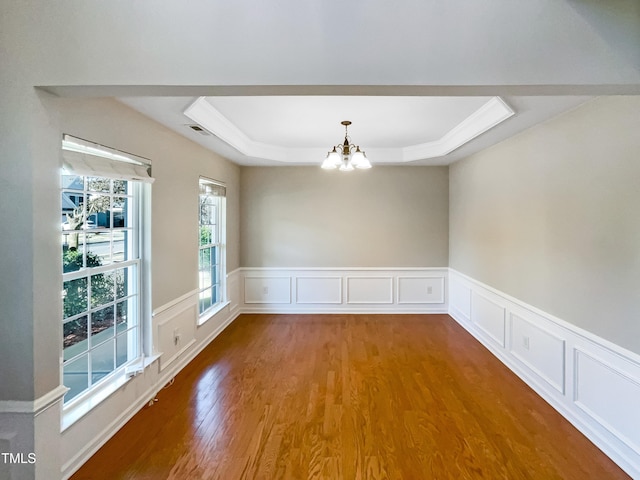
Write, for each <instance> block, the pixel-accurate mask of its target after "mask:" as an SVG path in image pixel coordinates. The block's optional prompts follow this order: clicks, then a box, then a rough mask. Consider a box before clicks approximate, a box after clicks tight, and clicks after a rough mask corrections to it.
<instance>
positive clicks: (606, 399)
mask: <svg viewBox="0 0 640 480" xmlns="http://www.w3.org/2000/svg"><path fill="white" fill-rule="evenodd" d="M574 358H575V385H574V401H575V404H576V406H577V407H578V408H580V409H581V410H582V411H583V412H585V413H586V414H587V415H589V416H590V417H591V418H593V419H594V420H595V421H596V422H598V423H599V424H600V425H602V426H603V427H604V428H605V429H607V430H609V432H611V433H612V434H613V435H615V436H616V437H618V438H620V439H621V440H622V441H623V442H624V443H625V444H626V445H627V446H629V447H630V448H631V449H633V450H634V451H635V453H637V454H638V455H640V414H639V412H640V410H639V408H640V367H638V366H635V367H633V366H632V365H629V367H630V370H631V369H633V370H635V375H634V376H633V377H632V376H631V375H629V374H628V373H627V372H625V371H623V370H622V369H621V368H619V367H618V366H614V365H612V364H610V363H607V362H605V361H604V360H600V359H598V358H596V357H595V356H592V355H590V354H588V353H586V352H584V351H582V350H580V349H577V348H576V349H575V357H574ZM619 362H621V363H628V362H626V361H624V360H619Z"/></svg>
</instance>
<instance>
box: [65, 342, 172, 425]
mask: <svg viewBox="0 0 640 480" xmlns="http://www.w3.org/2000/svg"><path fill="white" fill-rule="evenodd" d="M158 358H160V355H152V356H150V357H143V358H140V359H139V360H137V361H134V362H132V363H131V365H129V366H128V367H126V368H123V369H122V370H121V371H120V372H118V373H117V374H115V375H114V376H113V378H111V379H110V380H107V381H105V383H104V384H103V385H100V386H99V387H97V388H96V389H95V390H93V391H91V392H87V396H86V397H85V398H83V399H81V400H78V401H77V402H72V403H71V405H69V406H67V407H63V408H62V420H61V422H60V431H61V432H64V431H65V430H66V429H68V428H69V427H71V426H72V425H73V424H74V423H76V422H77V421H78V420H80V419H81V418H82V417H84V416H85V415H87V414H88V413H89V412H91V411H92V410H93V409H94V408H95V407H97V406H98V405H100V404H101V403H102V402H103V401H104V400H106V399H107V398H109V397H110V396H111V395H112V394H114V393H115V392H117V391H118V390H119V389H120V388H122V386H124V385H126V384H127V383H128V382H129V381H130V380H131V379H133V377H135V376H137V375H138V374H140V373H143V372H144V369H146V368H147V367H148V366H149V365H151V364H152V363H153V362H155V361H156V360H157V359H158Z"/></svg>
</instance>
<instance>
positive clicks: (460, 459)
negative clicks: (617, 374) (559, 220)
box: [72, 315, 629, 480]
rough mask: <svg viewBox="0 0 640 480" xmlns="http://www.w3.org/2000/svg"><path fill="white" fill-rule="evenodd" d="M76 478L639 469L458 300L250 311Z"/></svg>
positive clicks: (571, 473) (506, 475)
mask: <svg viewBox="0 0 640 480" xmlns="http://www.w3.org/2000/svg"><path fill="white" fill-rule="evenodd" d="M158 400H159V401H158V402H157V403H156V404H155V405H154V406H153V407H145V408H144V409H143V410H142V411H140V412H139V413H138V414H137V415H136V416H135V417H134V418H133V419H132V420H131V421H129V423H127V425H125V427H124V428H123V429H122V430H121V431H120V432H118V433H117V434H116V435H115V436H114V437H113V438H112V439H111V440H110V441H109V442H108V443H107V444H106V445H105V446H104V447H103V448H102V449H101V450H100V451H98V453H97V454H96V455H94V456H93V457H92V458H91V459H90V460H89V461H88V462H87V463H86V464H85V465H84V466H83V467H82V468H81V469H80V470H79V471H78V472H77V473H76V474H75V475H74V476H73V477H72V478H73V480H81V479H92V480H96V479H103V478H104V479H110V480H111V479H136V480H141V479H149V480H151V479H153V480H164V479H171V480H180V479H189V480H192V479H194V480H197V479H221V480H234V479H254V478H255V479H272V478H274V479H276V478H277V479H347V480H352V479H384V478H389V479H410V480H413V479H416V480H418V479H476V478H486V479H532V480H533V479H544V480H548V479H579V480H584V479H598V480H604V479H618V478H629V477H627V476H626V475H625V474H624V472H622V470H620V469H619V468H618V467H617V466H616V465H615V464H614V463H613V462H611V460H609V459H608V458H607V457H606V456H605V455H604V454H603V453H601V452H600V451H599V450H598V449H597V448H596V447H595V446H594V445H593V444H591V443H590V442H589V441H588V440H587V439H586V438H585V437H584V436H582V434H580V433H579V432H578V431H577V430H576V429H575V428H573V427H572V426H571V425H570V424H569V423H568V422H567V421H566V420H564V419H563V418H562V417H561V416H560V415H559V414H558V413H557V412H556V411H555V410H553V409H552V408H551V407H550V406H549V405H547V404H546V403H545V402H544V401H543V400H542V399H541V398H540V397H538V396H537V395H536V394H535V393H534V392H533V391H532V390H531V389H529V387H527V386H526V385H525V384H524V383H523V382H522V381H521V380H520V379H518V378H517V377H516V376H515V375H514V374H513V373H511V372H510V371H509V370H508V369H507V368H506V367H505V366H503V365H502V364H501V363H500V362H499V361H498V360H497V359H496V358H495V357H493V356H492V355H491V354H490V353H489V352H488V351H487V350H486V349H485V348H484V347H483V346H482V345H481V344H479V343H478V342H477V341H476V340H475V339H473V337H471V336H470V335H469V334H468V333H467V332H466V331H465V330H463V329H462V328H461V327H460V326H459V325H457V324H456V322H455V321H454V320H453V319H451V317H449V316H448V315H242V316H240V317H238V319H236V320H235V322H234V323H233V324H232V325H231V326H230V327H228V328H227V330H225V331H224V332H223V333H222V334H221V335H220V336H218V338H216V339H215V340H214V341H213V342H212V343H211V345H209V346H208V347H207V348H206V349H205V350H204V351H203V352H202V353H201V354H200V355H199V356H198V357H197V358H196V359H195V360H194V361H193V362H192V363H191V364H190V365H189V366H187V367H186V368H185V369H184V370H183V371H182V372H181V373H180V374H179V375H178V376H177V377H176V378H175V382H174V383H173V385H171V386H170V387H168V388H166V389H164V390H162V391H161V392H160V394H159V395H158Z"/></svg>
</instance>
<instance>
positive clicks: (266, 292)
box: [262, 287, 269, 295]
mask: <svg viewBox="0 0 640 480" xmlns="http://www.w3.org/2000/svg"><path fill="white" fill-rule="evenodd" d="M262 293H264V294H265V295H269V287H262Z"/></svg>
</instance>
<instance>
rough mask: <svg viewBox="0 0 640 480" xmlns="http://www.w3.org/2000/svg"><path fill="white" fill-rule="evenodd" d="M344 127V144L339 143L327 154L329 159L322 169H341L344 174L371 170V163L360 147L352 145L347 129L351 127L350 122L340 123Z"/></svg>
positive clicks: (323, 163)
mask: <svg viewBox="0 0 640 480" xmlns="http://www.w3.org/2000/svg"><path fill="white" fill-rule="evenodd" d="M340 123H341V125H344V143H339V144H338V145H336V146H335V147H333V150H331V151H330V152H329V153H327V158H325V159H324V162H322V168H324V169H326V170H332V169H334V168H339V169H340V170H341V171H343V172H350V171H351V170H353V169H354V168H362V169H365V168H371V162H369V160H368V159H367V157H366V155H365V154H364V152H361V151H360V147H359V146H358V145H354V144H353V143H351V139H350V138H349V134H348V133H347V128H348V127H349V125H351V122H350V121H349V120H344V121H343V122H340Z"/></svg>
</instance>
